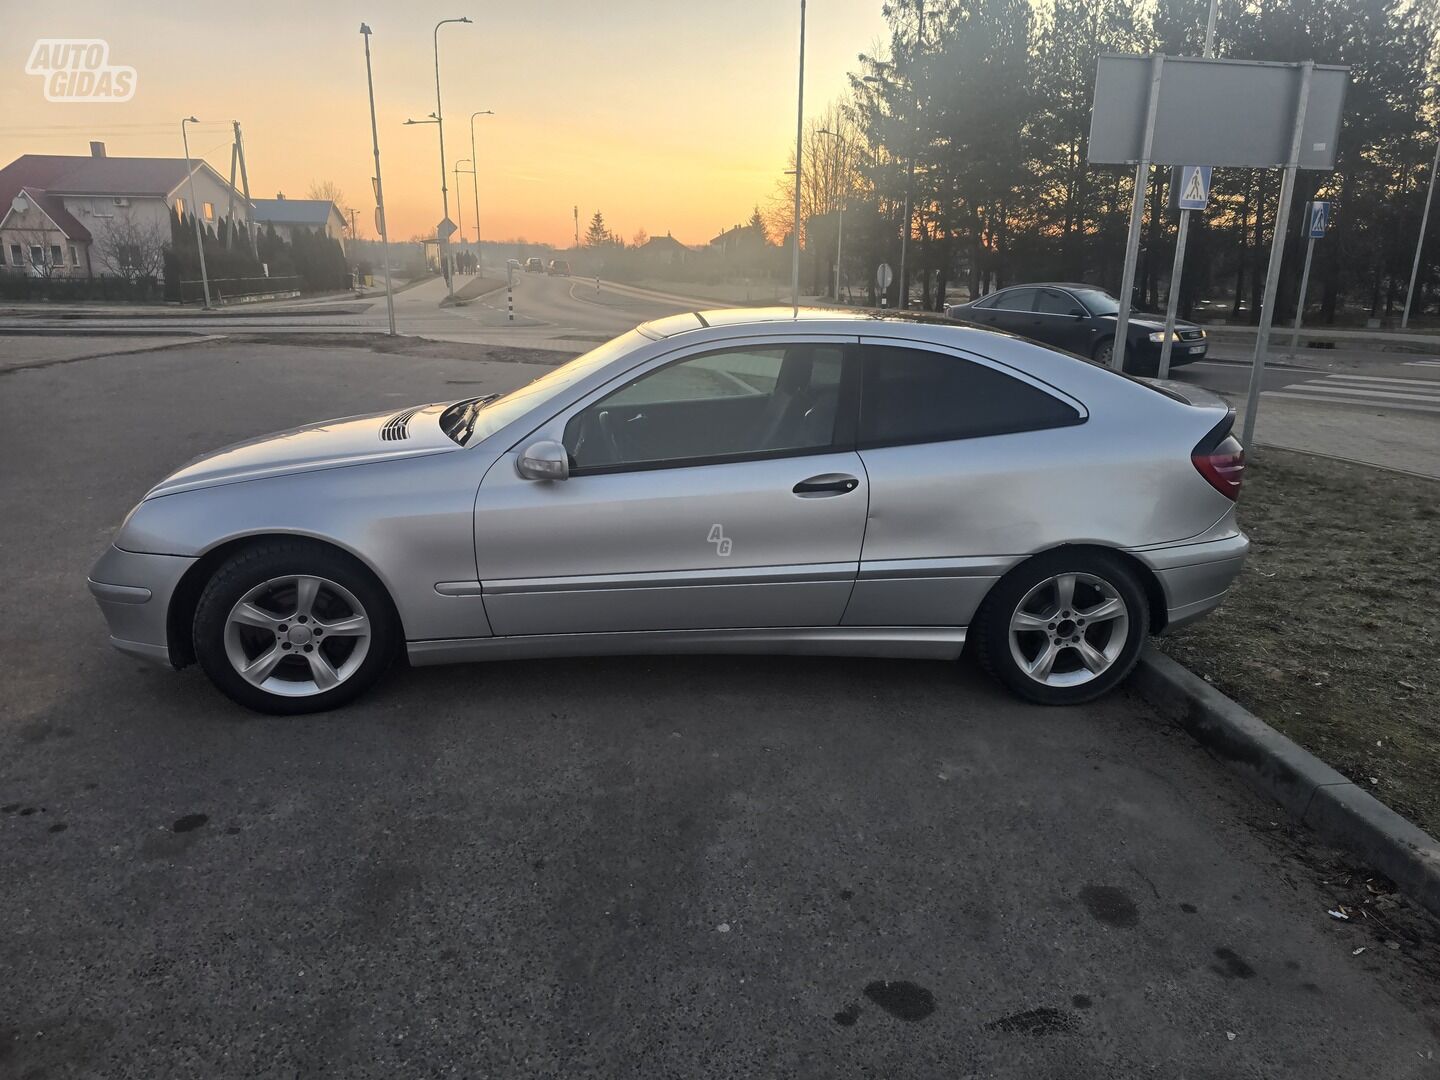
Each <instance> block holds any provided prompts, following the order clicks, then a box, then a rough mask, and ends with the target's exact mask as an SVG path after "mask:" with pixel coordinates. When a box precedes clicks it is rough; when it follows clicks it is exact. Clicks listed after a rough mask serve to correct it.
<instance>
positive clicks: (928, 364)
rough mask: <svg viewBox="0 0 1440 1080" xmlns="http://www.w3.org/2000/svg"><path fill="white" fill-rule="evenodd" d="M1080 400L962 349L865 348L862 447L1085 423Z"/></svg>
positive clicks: (861, 405) (964, 437)
mask: <svg viewBox="0 0 1440 1080" xmlns="http://www.w3.org/2000/svg"><path fill="white" fill-rule="evenodd" d="M1082 419H1083V418H1082V417H1081V415H1080V413H1079V411H1078V410H1077V409H1075V407H1074V406H1072V405H1070V404H1069V403H1067V402H1064V401H1061V400H1060V399H1059V398H1057V397H1055V396H1053V395H1051V394H1048V393H1046V392H1045V391H1044V390H1041V389H1040V388H1039V387H1036V386H1031V385H1030V384H1029V383H1026V382H1023V381H1021V380H1020V379H1017V378H1014V377H1012V376H1010V375H1006V374H1004V373H1003V372H1000V371H996V370H995V369H994V368H990V367H986V366H985V365H984V364H977V363H973V362H972V361H969V360H963V359H961V358H960V357H957V356H950V355H948V354H945V353H937V352H930V351H928V350H923V349H909V348H901V347H898V346H888V345H867V346H865V347H864V350H863V372H862V376H861V388H860V430H859V445H860V446H861V447H875V446H894V445H899V444H904V443H922V442H945V441H949V440H952V439H974V438H978V437H981V436H985V435H1005V434H1011V433H1014V432H1018V431H1038V430H1041V429H1044V428H1052V427H1065V426H1067V425H1070V424H1078V423H1081V422H1082Z"/></svg>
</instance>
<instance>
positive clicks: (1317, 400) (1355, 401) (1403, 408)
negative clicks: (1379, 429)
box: [1260, 387, 1440, 413]
mask: <svg viewBox="0 0 1440 1080" xmlns="http://www.w3.org/2000/svg"><path fill="white" fill-rule="evenodd" d="M1288 390H1289V388H1288V387H1287V388H1286V390H1266V391H1264V392H1263V393H1262V394H1261V395H1260V396H1261V397H1272V398H1285V399H1287V400H1290V401H1308V402H1310V403H1311V404H1312V405H1368V406H1369V407H1370V408H1372V409H1394V410H1396V411H1398V412H1425V413H1440V402H1437V403H1436V404H1434V405H1419V404H1413V405H1412V404H1408V403H1407V404H1401V403H1399V402H1394V401H1375V400H1365V399H1363V398H1353V397H1331V396H1330V395H1328V394H1327V395H1324V396H1320V395H1316V394H1308V393H1307V394H1292V393H1289V392H1288ZM1411 400H1412V401H1413V400H1415V399H1413V398H1412V399H1411Z"/></svg>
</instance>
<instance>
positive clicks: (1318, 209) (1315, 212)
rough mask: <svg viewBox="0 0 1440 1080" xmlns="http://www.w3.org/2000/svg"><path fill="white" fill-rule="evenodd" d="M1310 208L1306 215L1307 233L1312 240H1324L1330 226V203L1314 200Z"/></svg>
mask: <svg viewBox="0 0 1440 1080" xmlns="http://www.w3.org/2000/svg"><path fill="white" fill-rule="evenodd" d="M1309 209H1310V212H1309V213H1308V214H1306V215H1305V235H1306V236H1308V237H1309V238H1310V239H1311V240H1324V239H1325V230H1326V229H1328V228H1329V227H1330V203H1329V202H1320V201H1317V202H1312V203H1311V204H1310V208H1309Z"/></svg>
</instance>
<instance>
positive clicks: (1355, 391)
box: [1285, 383, 1440, 405]
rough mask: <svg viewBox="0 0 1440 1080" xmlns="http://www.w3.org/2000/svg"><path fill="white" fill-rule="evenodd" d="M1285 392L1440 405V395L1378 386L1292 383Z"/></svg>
mask: <svg viewBox="0 0 1440 1080" xmlns="http://www.w3.org/2000/svg"><path fill="white" fill-rule="evenodd" d="M1285 389H1286V390H1298V391H1300V392H1301V393H1304V394H1326V395H1329V394H1340V395H1347V394H1348V395H1349V396H1350V397H1373V398H1385V399H1387V400H1390V401H1418V402H1421V403H1422V404H1430V403H1432V402H1433V403H1434V404H1436V405H1440V394H1434V393H1431V394H1421V393H1415V394H1407V393H1404V392H1403V391H1400V390H1396V389H1393V388H1392V387H1388V386H1387V387H1385V388H1384V389H1381V388H1380V387H1378V386H1332V385H1330V384H1329V383H1292V384H1291V385H1289V386H1287V387H1285Z"/></svg>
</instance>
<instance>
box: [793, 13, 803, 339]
mask: <svg viewBox="0 0 1440 1080" xmlns="http://www.w3.org/2000/svg"><path fill="white" fill-rule="evenodd" d="M804 135H805V0H800V91H799V93H798V95H797V96H796V102H795V225H794V227H793V229H792V230H791V233H792V235H791V237H790V304H791V306H792V307H793V308H794V309H795V313H796V314H797V315H798V314H799V313H800V178H801V175H802V173H801V163H800V144H801V140H802V139H803V138H804Z"/></svg>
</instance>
